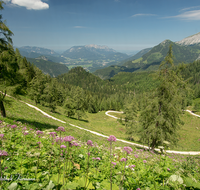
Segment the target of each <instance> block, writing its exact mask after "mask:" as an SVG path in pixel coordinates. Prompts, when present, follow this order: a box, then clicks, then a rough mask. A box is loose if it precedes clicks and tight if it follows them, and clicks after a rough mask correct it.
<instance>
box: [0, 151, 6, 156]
mask: <svg viewBox="0 0 200 190" xmlns="http://www.w3.org/2000/svg"><path fill="white" fill-rule="evenodd" d="M0 156H8V153H7V152H6V151H4V150H0Z"/></svg>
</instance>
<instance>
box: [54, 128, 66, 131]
mask: <svg viewBox="0 0 200 190" xmlns="http://www.w3.org/2000/svg"><path fill="white" fill-rule="evenodd" d="M56 131H63V132H65V128H64V127H58V129H56Z"/></svg>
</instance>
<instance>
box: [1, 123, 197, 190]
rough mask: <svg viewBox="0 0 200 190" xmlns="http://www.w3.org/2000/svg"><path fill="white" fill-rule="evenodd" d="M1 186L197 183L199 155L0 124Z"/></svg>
mask: <svg viewBox="0 0 200 190" xmlns="http://www.w3.org/2000/svg"><path fill="white" fill-rule="evenodd" d="M0 133H1V134H0V146H1V148H0V172H1V173H0V174H1V180H0V185H1V189H9V190H14V189H31V190H34V189H44V190H49V189H77V190H80V189H105V190H107V189H111V188H112V189H113V190H115V189H121V190H122V189H123V190H125V189H127V190H129V189H130V190H131V189H132V190H135V189H137V190H139V189H141V190H142V189H145V190H148V189H191V188H192V189H200V181H199V179H200V173H199V172H200V156H196V157H192V156H181V155H175V154H173V155H158V154H155V153H154V152H151V151H150V152H149V151H147V150H143V149H140V150H139V149H138V150H137V149H134V150H133V149H132V148H130V147H116V146H115V140H116V138H115V137H114V136H110V138H109V139H108V143H107V144H104V145H98V144H97V143H93V142H92V141H91V140H89V141H87V142H80V141H79V140H78V139H74V138H73V137H72V136H70V134H68V132H67V131H66V129H65V128H64V127H58V129H57V130H56V131H54V130H53V129H49V130H45V131H40V130H37V129H36V130H34V129H30V128H28V127H26V126H24V125H22V123H21V122H16V123H15V124H14V125H13V124H12V125H11V124H8V123H6V122H3V121H1V124H0Z"/></svg>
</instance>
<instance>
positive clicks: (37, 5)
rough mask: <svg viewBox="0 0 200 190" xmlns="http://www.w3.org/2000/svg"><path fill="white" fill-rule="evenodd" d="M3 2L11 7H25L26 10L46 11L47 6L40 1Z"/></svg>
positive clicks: (14, 0) (6, 0)
mask: <svg viewBox="0 0 200 190" xmlns="http://www.w3.org/2000/svg"><path fill="white" fill-rule="evenodd" d="M5 2H8V3H9V2H10V3H11V4H13V5H18V6H22V7H26V8H27V9H28V10H31V9H33V10H42V9H48V8H49V5H48V4H47V3H44V2H42V1H41V0H11V1H10V0H5Z"/></svg>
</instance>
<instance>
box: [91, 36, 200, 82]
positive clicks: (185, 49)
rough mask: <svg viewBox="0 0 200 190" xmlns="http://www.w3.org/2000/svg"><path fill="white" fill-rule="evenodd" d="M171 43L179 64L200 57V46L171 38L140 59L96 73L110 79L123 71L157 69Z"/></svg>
mask: <svg viewBox="0 0 200 190" xmlns="http://www.w3.org/2000/svg"><path fill="white" fill-rule="evenodd" d="M170 44H172V46H173V55H174V64H175V65H178V64H179V63H181V62H184V63H190V62H193V61H195V60H196V59H198V57H199V55H200V48H199V46H181V45H179V44H177V43H174V42H172V41H170V40H165V41H163V42H162V43H160V44H158V45H157V46H155V47H153V48H152V49H151V50H150V51H148V52H147V53H146V54H144V55H143V56H142V57H140V58H139V59H136V60H134V61H132V60H130V61H127V62H125V63H124V64H123V65H122V66H121V67H119V66H117V67H115V66H110V67H107V68H104V69H100V70H96V71H95V72H94V74H95V75H97V76H99V77H101V78H104V79H109V78H111V77H113V76H114V75H115V74H117V73H119V72H121V71H124V72H133V71H152V70H157V69H158V68H159V65H160V63H161V62H162V61H163V60H164V57H165V56H166V54H167V51H168V48H169V45H170Z"/></svg>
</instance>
